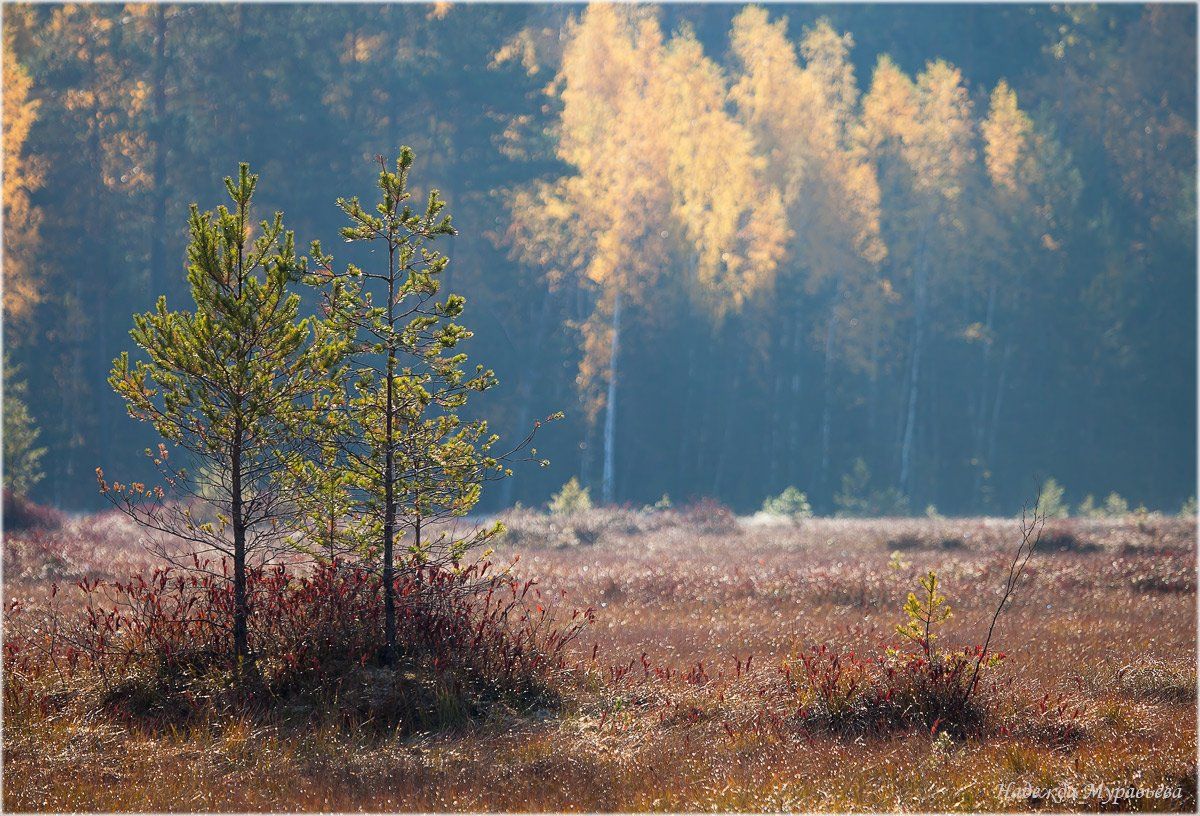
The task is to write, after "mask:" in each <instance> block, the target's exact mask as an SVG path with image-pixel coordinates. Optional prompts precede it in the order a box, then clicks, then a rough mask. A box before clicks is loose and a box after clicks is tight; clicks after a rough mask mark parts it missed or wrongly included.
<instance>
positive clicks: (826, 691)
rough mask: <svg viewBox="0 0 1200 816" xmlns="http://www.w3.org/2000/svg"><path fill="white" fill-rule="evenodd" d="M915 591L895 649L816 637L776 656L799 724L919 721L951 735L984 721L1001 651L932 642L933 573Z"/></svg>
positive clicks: (892, 725)
mask: <svg viewBox="0 0 1200 816" xmlns="http://www.w3.org/2000/svg"><path fill="white" fill-rule="evenodd" d="M920 590H921V591H920V593H916V592H913V593H909V595H908V599H907V601H906V602H905V604H904V613H905V616H906V618H907V620H906V621H905V622H904V623H903V624H901V625H899V626H897V627H896V632H897V634H899V635H900V636H901V638H902V641H903V645H902V646H900V647H899V648H887V649H886V650H885V651H884V652H883V653H882V654H878V655H875V656H871V657H862V656H859V655H856V654H855V652H853V651H838V650H835V649H832V648H830V647H829V646H828V645H827V644H821V645H819V646H818V647H816V648H815V649H812V650H809V651H801V652H800V653H799V655H798V657H797V659H796V660H794V661H790V662H785V663H784V666H783V673H784V675H785V678H786V682H787V683H788V687H789V691H791V692H792V693H793V694H795V695H796V698H797V702H798V708H797V718H798V719H799V721H800V722H801V723H803V724H805V725H806V726H808V725H818V726H821V727H824V728H827V729H830V730H834V731H840V732H849V733H862V732H866V731H874V732H885V731H890V730H898V729H912V728H923V729H929V730H930V731H931V732H934V733H937V732H945V733H948V734H950V735H951V736H952V737H954V738H961V737H963V736H965V735H967V734H968V733H972V732H978V731H979V730H980V729H981V728H982V727H983V726H984V725H985V723H986V721H987V719H988V713H989V711H990V710H991V709H992V708H993V706H994V703H995V697H996V692H997V684H996V683H995V681H994V680H992V679H990V677H988V674H989V673H990V672H991V670H992V669H993V668H994V667H995V666H996V665H997V664H998V663H999V662H1000V661H1002V660H1003V659H1004V655H1003V654H1002V653H998V652H988V651H986V647H983V646H976V647H973V648H968V649H956V650H943V649H940V648H938V647H937V646H936V642H937V638H938V631H937V630H938V628H939V627H940V626H941V624H943V623H944V622H945V621H946V620H948V619H949V618H950V616H951V610H950V606H949V604H948V603H947V601H946V598H945V596H943V595H942V594H941V592H940V591H939V584H938V578H937V574H936V573H934V572H930V573H928V574H927V575H926V576H924V577H923V578H922V579H921V581H920Z"/></svg>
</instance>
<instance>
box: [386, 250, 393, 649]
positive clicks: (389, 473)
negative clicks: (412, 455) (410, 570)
mask: <svg viewBox="0 0 1200 816" xmlns="http://www.w3.org/2000/svg"><path fill="white" fill-rule="evenodd" d="M387 316H388V328H389V329H390V330H391V331H395V326H396V248H395V246H394V245H392V244H391V243H390V242H389V245H388V307H387ZM385 373H386V376H387V386H386V388H385V395H386V396H385V400H386V401H385V403H384V437H383V438H384V446H385V449H384V455H383V662H384V664H385V665H390V664H391V663H392V661H393V659H394V658H395V656H396V587H395V564H394V560H395V557H394V553H393V548H394V547H395V542H396V493H395V485H394V484H393V482H394V480H395V475H396V452H395V433H396V428H395V424H394V423H395V416H394V415H395V412H396V409H395V401H396V394H395V384H394V383H393V379H394V377H395V374H396V350H395V349H394V348H389V349H388V356H387V370H386V372H385Z"/></svg>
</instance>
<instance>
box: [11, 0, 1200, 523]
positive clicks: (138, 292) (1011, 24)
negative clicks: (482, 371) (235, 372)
mask: <svg viewBox="0 0 1200 816" xmlns="http://www.w3.org/2000/svg"><path fill="white" fill-rule="evenodd" d="M3 29H4V153H5V158H4V346H5V351H6V354H5V356H6V361H5V368H6V374H5V398H6V410H5V459H6V466H7V467H6V475H5V480H6V481H5V483H6V487H10V486H11V487H12V488H13V489H14V490H17V491H18V492H27V493H28V494H29V495H30V496H31V497H32V498H34V499H35V500H37V501H38V502H40V503H45V504H52V505H56V506H58V507H61V508H64V509H69V510H90V509H97V508H99V507H101V506H103V504H104V499H103V497H102V496H101V495H99V493H98V491H97V489H96V480H95V476H94V473H95V469H96V468H97V467H98V466H99V467H103V468H105V470H107V471H110V472H116V473H121V474H123V476H124V477H126V478H136V477H137V476H138V474H145V473H146V472H147V470H148V464H147V462H146V457H145V456H144V455H143V451H144V450H145V449H146V448H148V447H152V446H154V445H156V444H157V442H158V437H157V436H156V435H155V434H154V433H153V429H152V428H150V427H147V426H146V425H144V424H141V423H137V422H134V421H132V420H131V419H130V418H129V417H128V416H127V415H126V410H125V405H124V404H123V402H122V400H121V399H119V398H117V397H116V396H115V395H114V394H113V393H112V389H111V388H110V387H109V385H108V383H107V381H106V379H107V377H108V373H109V370H110V366H111V363H112V360H113V359H114V358H115V357H117V355H118V354H119V353H120V352H121V351H123V350H126V349H129V348H130V347H131V342H130V338H129V328H130V320H129V316H130V314H131V313H140V312H145V311H147V310H150V309H152V308H153V307H154V304H155V301H156V300H157V299H158V297H159V295H160V294H165V295H166V299H167V303H168V305H169V307H171V308H179V307H180V305H181V304H182V303H184V302H186V301H187V298H188V292H189V289H188V281H187V278H186V274H185V263H186V257H185V247H186V245H187V243H188V239H189V236H188V232H187V229H186V227H187V224H188V205H189V202H197V203H198V205H199V206H200V208H201V209H211V208H213V207H215V206H217V205H218V204H220V203H221V202H222V201H225V200H226V194H225V190H224V188H223V186H222V184H221V179H222V178H223V177H225V176H229V175H236V174H237V171H238V165H239V162H248V163H249V165H250V166H251V168H252V169H253V172H255V173H257V174H259V176H260V179H261V186H260V192H259V194H258V195H257V197H256V198H255V200H254V207H255V210H254V212H253V216H254V219H255V221H257V220H260V219H264V218H265V219H270V218H271V215H272V213H274V212H275V211H276V210H283V211H284V213H285V216H286V220H287V226H288V228H289V229H291V230H294V231H295V234H296V244H297V248H298V251H299V252H301V253H304V252H307V248H308V246H309V244H310V242H311V241H314V240H319V241H322V242H323V245H324V246H325V248H326V249H327V250H329V251H331V252H333V253H335V254H336V256H337V259H338V262H339V263H341V264H343V265H344V264H345V263H359V264H362V265H363V266H367V265H368V264H369V263H370V262H371V259H372V256H371V252H372V249H371V246H372V245H371V244H370V243H369V242H365V243H362V244H358V243H356V244H345V243H343V242H342V240H341V236H340V234H339V230H340V229H341V227H342V226H343V224H344V222H345V213H344V212H343V211H341V210H339V208H338V207H337V206H335V205H334V197H335V196H336V195H347V196H349V195H361V196H363V197H364V199H369V198H370V197H371V196H372V194H373V192H374V191H375V189H376V187H375V185H376V178H377V176H378V174H379V164H378V163H377V161H376V160H375V157H376V156H378V155H385V156H394V155H395V154H396V151H397V150H398V148H399V147H400V146H401V145H411V146H412V147H413V149H414V151H415V155H416V156H417V163H418V164H417V166H418V170H419V172H418V173H417V174H416V175H415V176H414V178H415V179H416V183H417V184H419V185H425V186H424V187H423V188H422V189H420V190H418V191H417V192H418V193H419V195H418V196H417V200H418V201H423V200H424V197H425V196H426V195H427V194H428V192H429V189H430V188H436V189H438V190H439V191H440V193H441V196H442V198H443V199H444V200H445V202H446V212H448V213H450V214H452V216H453V224H454V226H455V227H456V228H457V230H458V234H457V235H456V236H448V237H446V239H445V240H444V241H442V242H440V245H439V249H440V251H442V252H443V253H445V255H446V256H447V257H449V259H450V261H449V264H448V266H447V267H446V269H445V271H444V273H443V279H444V280H443V284H444V286H445V288H446V291H449V292H454V293H460V294H462V295H463V296H464V297H465V298H466V303H467V306H466V309H467V313H468V314H469V316H470V318H469V320H468V324H469V326H470V329H471V331H473V332H474V336H473V337H472V338H470V339H469V340H467V341H465V342H464V348H465V349H466V351H467V353H468V354H469V355H470V356H471V359H472V362H473V361H474V360H475V359H481V360H485V361H486V364H487V366H488V367H489V368H491V369H494V371H495V374H496V378H497V379H498V385H496V386H495V387H494V388H489V389H488V392H487V393H486V394H481V395H479V397H478V398H477V399H473V401H472V403H471V406H470V408H466V409H464V411H465V413H466V415H467V416H468V417H473V416H475V415H478V416H482V417H486V418H487V419H488V420H489V422H490V425H491V429H492V430H494V431H496V432H497V433H499V434H500V435H501V437H502V438H503V439H505V440H513V441H515V440H519V439H520V438H521V437H522V436H523V435H524V434H525V432H526V430H527V429H528V428H529V427H530V426H531V424H532V423H533V422H534V421H535V420H537V419H539V418H542V417H545V416H547V415H549V414H552V413H554V412H557V411H563V412H564V413H565V419H564V420H563V421H561V422H556V423H553V424H551V425H548V426H547V427H546V428H544V429H543V430H542V431H540V432H539V436H538V439H537V448H538V455H539V456H542V455H544V456H546V457H547V458H548V459H549V460H550V466H549V467H547V468H542V469H539V468H536V467H525V468H518V473H517V476H516V478H513V479H508V480H505V481H503V482H501V483H499V484H497V485H496V486H494V487H491V488H489V489H487V490H485V491H484V493H483V497H482V500H481V502H480V504H479V509H481V510H496V509H499V508H501V507H503V506H508V505H511V504H513V503H515V502H518V501H519V502H522V503H523V504H525V505H541V504H544V503H545V502H546V500H547V499H548V498H549V497H550V495H551V494H552V493H553V492H555V491H556V490H558V489H559V487H560V486H562V485H563V483H564V482H567V480H568V479H570V478H571V477H577V478H578V479H579V481H580V482H581V483H582V484H584V485H586V486H588V487H589V488H590V491H591V495H592V497H593V499H594V500H604V501H606V502H609V503H617V504H624V503H628V504H631V505H635V506H641V505H644V504H651V503H654V502H655V501H657V500H659V499H660V497H662V496H663V495H664V494H668V495H669V496H670V497H671V499H672V500H674V501H676V502H684V501H689V500H695V499H698V498H700V497H712V498H715V499H717V500H719V501H721V502H723V503H725V504H728V505H730V506H731V507H733V508H734V509H735V510H737V511H739V512H745V511H750V510H754V509H757V508H758V507H759V506H760V505H761V504H762V501H763V499H764V497H765V496H768V495H775V494H779V493H780V492H781V491H782V490H783V489H784V488H786V487H788V486H795V487H796V488H798V489H799V490H801V491H803V492H805V493H806V494H807V497H808V499H809V500H810V501H811V503H812V509H813V510H814V511H816V512H817V513H818V514H825V513H832V512H834V511H835V510H836V509H838V508H844V507H846V506H848V505H847V501H848V500H847V498H846V497H847V496H848V495H850V494H851V493H853V494H854V495H855V496H874V497H875V507H876V510H880V511H884V510H886V511H889V512H894V513H899V514H905V513H912V514H923V513H924V512H925V511H926V508H927V507H929V506H931V505H932V506H935V507H936V508H937V511H938V512H940V513H943V514H954V515H967V514H973V515H974V514H978V515H983V514H1009V513H1011V512H1013V511H1015V510H1016V509H1017V508H1018V507H1019V506H1020V504H1021V502H1022V500H1024V499H1028V498H1029V497H1030V496H1031V495H1033V494H1035V493H1036V491H1037V487H1038V485H1041V484H1043V483H1044V482H1045V480H1046V479H1048V478H1050V477H1053V478H1054V479H1056V480H1057V482H1058V483H1060V484H1062V485H1064V486H1065V489H1066V495H1065V500H1066V501H1067V502H1069V503H1071V504H1077V503H1079V502H1081V501H1083V499H1084V497H1085V496H1086V495H1088V494H1094V495H1096V496H1104V495H1107V494H1109V493H1110V492H1117V493H1120V494H1121V495H1122V496H1124V497H1126V498H1127V500H1128V501H1129V502H1130V503H1132V504H1144V505H1146V506H1147V507H1149V508H1151V509H1163V510H1167V511H1171V512H1174V511H1175V510H1177V509H1178V508H1179V506H1180V505H1181V503H1183V502H1184V501H1185V500H1187V499H1188V498H1189V497H1191V496H1193V495H1194V494H1195V491H1196V477H1195V470H1194V466H1195V451H1196V400H1195V392H1196V379H1195V378H1196V342H1195V340H1196V72H1195V66H1196V59H1195V57H1196V40H1195V31H1196V9H1195V7H1194V6H1192V5H1186V4H1185V5H1140V4H1113V5H1098V6H1093V5H1022V4H1004V5H929V6H900V5H887V4H881V5H857V4H844V5H770V6H765V7H753V6H740V5H706V6H700V5H686V4H684V5H664V6H661V7H654V6H638V7H632V8H628V9H614V8H612V7H608V6H593V7H583V6H573V5H554V6H550V5H507V4H506V5H499V4H497V5H488V4H482V5H472V6H459V5H452V4H440V3H439V4H432V5H420V4H412V5H342V4H333V5H292V4H278V5H277V4H265V5H250V4H246V5H215V4H214V5H208V4H205V5H155V6H147V5H121V4H101V5H78V6H77V5H69V6H64V5H55V4H44V5H23V4H8V5H6V6H5V8H4V12H3ZM305 298H306V300H305V302H304V304H303V307H302V310H303V311H305V312H308V313H311V312H313V311H315V310H316V309H317V306H318V303H317V298H316V297H315V296H314V295H312V294H311V293H309V294H306V295H305ZM40 448H44V453H41V455H40V456H39V455H38V449H40ZM39 475H40V476H41V478H40V479H38V478H37V477H38V476H39ZM11 480H16V481H11ZM839 496H840V497H841V501H840V502H839Z"/></svg>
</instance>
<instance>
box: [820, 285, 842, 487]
mask: <svg viewBox="0 0 1200 816" xmlns="http://www.w3.org/2000/svg"><path fill="white" fill-rule="evenodd" d="M834 308H835V309H836V305H835V307H834ZM836 332H837V316H836V314H834V313H832V312H831V313H830V315H829V323H828V324H827V325H826V327H825V385H824V388H823V389H822V391H823V393H822V395H821V401H822V408H821V469H820V472H819V473H818V476H817V485H818V486H819V488H820V490H821V494H822V495H824V492H825V487H826V485H827V484H828V483H829V444H830V435H831V431H830V426H831V425H832V424H833V396H832V394H831V393H830V392H831V391H832V390H833V345H834V342H835V335H836Z"/></svg>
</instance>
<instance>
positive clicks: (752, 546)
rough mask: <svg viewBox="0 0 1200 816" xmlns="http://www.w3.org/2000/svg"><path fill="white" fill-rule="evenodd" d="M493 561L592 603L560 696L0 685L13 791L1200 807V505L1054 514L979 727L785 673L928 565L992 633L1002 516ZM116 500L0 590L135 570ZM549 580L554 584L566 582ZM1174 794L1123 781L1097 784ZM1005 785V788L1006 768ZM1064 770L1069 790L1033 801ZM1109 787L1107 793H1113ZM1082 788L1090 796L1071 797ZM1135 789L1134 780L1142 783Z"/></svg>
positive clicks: (1004, 557) (541, 531)
mask: <svg viewBox="0 0 1200 816" xmlns="http://www.w3.org/2000/svg"><path fill="white" fill-rule="evenodd" d="M509 522H510V527H511V532H510V533H509V534H508V536H507V537H506V539H505V540H504V541H503V542H501V544H500V545H499V547H498V553H497V554H496V556H495V557H496V558H497V559H500V560H504V559H508V558H511V557H513V556H516V555H520V560H519V561H518V562H517V564H516V567H515V569H516V570H517V571H518V572H520V573H521V574H524V575H531V576H537V577H538V578H539V580H540V582H541V588H542V592H543V596H544V597H545V598H546V599H548V600H553V601H555V602H556V603H558V604H560V605H562V606H587V605H591V606H593V607H594V608H595V609H596V613H597V614H596V619H595V623H594V624H593V625H592V626H591V627H590V628H589V629H588V631H587V632H586V633H585V634H584V636H583V638H581V639H580V640H579V641H577V642H576V643H575V644H573V646H572V647H571V648H572V658H571V659H572V661H574V663H575V664H576V665H577V666H579V671H578V672H577V679H576V682H574V683H572V684H569V687H567V688H565V690H564V692H563V693H564V703H563V705H562V707H561V709H560V710H559V711H557V712H550V711H541V712H533V713H523V714H520V715H517V714H497V715H494V716H492V717H491V718H490V719H489V720H487V721H484V722H480V723H477V724H474V725H471V726H468V727H465V728H463V729H459V730H457V731H454V732H451V733H439V734H418V735H415V736H407V737H403V738H400V737H394V736H393V737H389V736H378V735H371V734H367V733H365V732H356V731H355V730H353V729H349V730H348V729H346V728H344V727H340V726H339V725H338V724H336V723H333V722H331V723H329V724H328V725H321V726H309V727H304V728H296V727H292V726H287V725H281V724H271V723H265V722H260V721H251V720H236V721H227V722H212V723H206V724H203V725H200V726H196V727H192V728H189V729H186V730H173V731H171V730H168V731H156V732H150V731H146V730H142V729H136V728H129V727H127V726H124V725H121V724H119V723H115V722H112V721H110V720H107V719H105V718H104V717H103V716H102V715H100V714H93V715H82V714H81V713H80V712H79V711H78V710H74V709H69V708H68V709H64V710H62V711H57V712H56V711H54V710H50V711H42V710H38V709H36V708H32V707H29V706H20V705H17V706H13V705H10V706H8V709H9V710H8V712H7V716H5V719H4V780H3V781H4V785H3V793H4V804H5V807H6V808H7V809H9V810H22V811H26V810H114V809H125V810H140V811H164V810H236V811H242V810H268V809H274V810H359V809H363V810H425V811H444V810H534V811H559V810H580V811H608V810H619V811H640V810H668V811H699V810H738V811H753V810H770V811H778V810H889V811H890V810H927V811H928V810H936V811H945V810H1028V809H1031V808H1036V807H1041V806H1045V807H1047V808H1049V809H1053V810H1061V809H1081V810H1097V809H1111V808H1117V809H1158V810H1194V809H1195V807H1196V782H1195V780H1196V671H1195V665H1196V547H1195V535H1196V525H1195V522H1194V521H1191V520H1179V519H1174V518H1164V517H1155V516H1149V517H1145V518H1140V519H1139V518H1132V517H1131V518H1127V519H1120V520H1097V521H1084V520H1071V521H1061V522H1051V526H1050V528H1049V529H1050V532H1052V533H1056V534H1059V535H1058V536H1057V537H1049V538H1047V539H1046V543H1045V544H1044V545H1043V546H1042V548H1041V549H1040V550H1039V551H1038V552H1037V553H1036V554H1035V555H1034V557H1033V560H1032V561H1031V562H1030V572H1029V574H1028V578H1027V581H1026V582H1025V583H1024V584H1023V585H1022V587H1021V588H1020V589H1019V590H1018V593H1017V595H1016V597H1015V599H1014V600H1013V602H1012V605H1011V607H1010V608H1009V609H1008V610H1007V611H1006V612H1005V614H1004V615H1003V616H1002V617H1001V619H1000V623H999V625H998V627H997V631H996V637H995V641H994V643H993V647H994V648H997V649H999V650H1001V651H1003V652H1004V653H1005V655H1006V659H1005V660H1004V661H1003V662H1002V663H1001V664H1000V666H998V667H997V668H996V669H995V670H994V675H992V676H991V677H990V681H989V682H991V681H994V682H995V683H996V688H997V692H996V704H995V706H994V710H993V713H992V716H993V718H994V719H993V722H992V723H991V724H990V725H989V727H988V729H987V730H986V734H982V735H969V736H966V737H964V738H959V739H955V738H950V737H941V738H937V737H936V736H935V735H934V734H932V733H930V732H929V731H928V730H926V729H908V730H891V731H888V732H881V733H875V732H866V733H852V732H836V731H834V730H830V729H822V728H820V727H814V726H811V725H807V724H805V723H804V722H803V721H802V720H801V719H798V718H797V717H796V711H797V709H798V708H800V707H802V705H803V701H801V700H798V699H797V696H796V693H795V691H794V689H792V688H790V687H787V686H785V685H784V684H783V683H782V680H781V678H782V676H783V673H782V667H783V666H784V665H785V663H788V662H789V661H794V660H795V658H796V656H797V655H798V654H800V653H802V652H806V651H811V650H812V649H814V648H816V647H817V645H818V644H825V645H827V646H828V647H829V648H830V649H833V650H836V651H840V652H850V651H854V652H856V653H857V654H860V655H867V654H875V653H878V652H880V651H881V650H883V649H884V648H886V647H887V645H889V644H894V643H895V639H896V636H895V630H894V628H895V625H896V624H897V623H899V622H900V621H901V619H902V613H901V605H902V603H903V601H904V598H905V596H906V594H907V593H908V592H909V591H910V590H911V589H913V588H914V587H915V583H916V580H917V578H918V577H919V576H920V575H921V574H923V573H924V572H925V571H927V570H930V569H934V570H937V571H938V573H939V575H940V576H941V579H942V589H943V591H944V592H945V594H946V595H947V596H948V598H949V602H950V604H951V606H952V607H953V611H954V615H953V617H952V618H951V619H950V621H949V622H948V624H947V626H946V629H945V632H944V634H943V636H942V641H941V642H942V643H943V644H945V645H946V646H947V647H949V646H958V645H962V646H968V645H972V644H976V643H979V642H981V641H982V639H983V637H984V634H985V632H986V629H987V623H988V620H989V619H990V617H991V613H992V611H993V610H994V608H995V604H996V600H997V598H998V595H999V592H1000V588H1001V585H1002V582H1003V576H1004V573H1005V572H1006V571H1007V568H1008V561H1009V560H1010V559H1011V555H1012V552H1013V550H1014V549H1015V547H1016V544H1017V541H1018V539H1019V535H1020V527H1019V524H1018V522H1016V521H1014V520H1011V519H970V520H959V519H920V520H908V519H894V520H888V519H883V520H861V521H860V520H833V519H828V520H827V519H813V520H806V521H803V522H801V523H799V524H791V523H788V522H782V521H778V520H776V521H771V520H767V519H761V518H755V519H742V520H739V521H737V522H736V523H733V524H730V523H728V520H727V519H722V518H705V517H694V516H686V515H682V514H653V513H636V512H602V511H592V512H590V513H587V514H583V515H580V516H578V517H573V518H551V517H545V516H535V515H532V514H516V515H512V516H510V518H509ZM132 536H133V532H132V531H130V530H129V529H127V528H126V527H124V526H122V524H121V523H120V522H119V521H118V520H116V519H114V518H113V517H111V516H102V517H91V518H88V519H81V520H75V521H71V522H69V523H68V524H67V525H66V526H65V527H64V528H63V529H61V530H59V531H57V532H54V533H39V534H36V535H34V534H29V533H22V534H16V535H13V536H7V537H6V546H5V580H6V586H5V591H6V600H12V599H14V598H19V597H26V598H29V599H32V601H33V602H36V601H37V599H38V598H39V597H44V596H45V594H46V592H47V589H48V586H49V584H50V582H52V581H54V580H59V581H69V580H72V579H73V578H76V577H78V576H80V575H99V576H104V575H110V576H113V577H119V576H121V575H122V572H123V571H128V570H130V569H136V568H139V567H140V566H143V565H144V562H143V560H142V559H143V558H144V556H143V555H142V554H141V553H140V551H138V550H137V549H136V546H134V545H132V544H129V543H127V542H129V541H131V540H133V539H132ZM555 599H557V600H555ZM1095 785H1107V786H1108V791H1109V793H1108V794H1107V796H1108V798H1109V799H1111V798H1113V796H1114V795H1117V794H1119V793H1120V792H1121V789H1124V788H1128V789H1130V790H1136V789H1140V790H1141V791H1142V792H1143V793H1146V792H1153V791H1155V790H1156V789H1160V786H1163V787H1162V788H1161V789H1162V790H1166V791H1167V792H1172V791H1174V790H1176V789H1178V791H1179V794H1180V798H1163V799H1154V798H1148V797H1145V796H1143V798H1140V799H1133V800H1130V799H1124V800H1120V801H1115V802H1107V803H1106V802H1105V801H1104V800H1103V797H1104V796H1105V795H1106V794H1105V793H1104V791H1099V792H1098V793H1100V794H1101V797H1100V798H1097V797H1096V796H1094V795H1089V794H1092V793H1097V791H1095V790H1093V789H1090V788H1089V786H1095ZM1006 786H1007V787H1006ZM1046 790H1051V791H1053V792H1055V793H1056V795H1058V796H1059V797H1060V798H1059V799H1058V800H1057V801H1055V800H1048V799H1045V798H1038V796H1037V792H1038V791H1046ZM1114 790H1115V791H1116V794H1114V793H1113V791H1114ZM1073 791H1074V792H1073ZM1128 792H1129V791H1126V793H1128Z"/></svg>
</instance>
